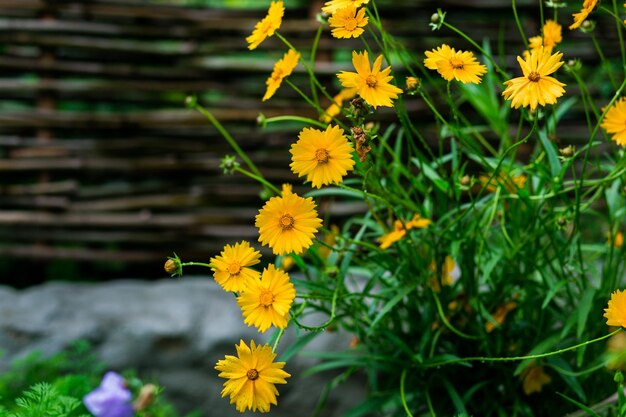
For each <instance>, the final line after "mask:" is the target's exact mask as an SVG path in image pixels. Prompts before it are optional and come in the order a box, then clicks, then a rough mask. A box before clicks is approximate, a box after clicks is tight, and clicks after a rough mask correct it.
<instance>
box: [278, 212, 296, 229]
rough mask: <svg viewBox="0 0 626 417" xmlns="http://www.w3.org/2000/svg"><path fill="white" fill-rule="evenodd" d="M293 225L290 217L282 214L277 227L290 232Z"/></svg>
mask: <svg viewBox="0 0 626 417" xmlns="http://www.w3.org/2000/svg"><path fill="white" fill-rule="evenodd" d="M293 223H294V221H293V217H292V216H291V215H289V214H283V216H282V217H281V218H280V221H279V222H278V225H279V226H280V228H281V229H283V230H291V229H293Z"/></svg>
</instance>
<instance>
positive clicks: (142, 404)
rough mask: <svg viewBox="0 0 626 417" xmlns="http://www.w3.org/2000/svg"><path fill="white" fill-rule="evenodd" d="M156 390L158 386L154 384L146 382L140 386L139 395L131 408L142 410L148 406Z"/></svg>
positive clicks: (152, 400)
mask: <svg viewBox="0 0 626 417" xmlns="http://www.w3.org/2000/svg"><path fill="white" fill-rule="evenodd" d="M157 392H158V387H157V386H156V385H154V384H146V385H144V386H143V387H141V390H140V391H139V396H138V397H137V399H136V400H135V402H134V403H133V408H134V409H135V410H136V411H143V410H145V409H146V408H148V407H149V406H150V404H152V403H153V402H154V399H155V397H156V394H157Z"/></svg>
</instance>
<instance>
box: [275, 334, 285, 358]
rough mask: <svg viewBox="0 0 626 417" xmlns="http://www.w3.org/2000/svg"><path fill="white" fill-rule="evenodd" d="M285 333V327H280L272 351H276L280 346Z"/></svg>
mask: <svg viewBox="0 0 626 417" xmlns="http://www.w3.org/2000/svg"><path fill="white" fill-rule="evenodd" d="M283 334H285V329H280V331H279V332H278V336H276V340H275V341H274V345H273V346H272V353H276V348H277V347H278V342H280V339H282V338H283Z"/></svg>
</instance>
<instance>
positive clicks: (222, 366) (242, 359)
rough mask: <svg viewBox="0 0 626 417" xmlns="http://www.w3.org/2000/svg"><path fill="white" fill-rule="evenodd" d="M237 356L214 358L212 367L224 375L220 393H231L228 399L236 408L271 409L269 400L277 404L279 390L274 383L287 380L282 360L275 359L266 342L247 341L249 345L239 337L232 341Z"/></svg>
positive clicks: (266, 410) (281, 382)
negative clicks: (222, 387) (215, 362)
mask: <svg viewBox="0 0 626 417" xmlns="http://www.w3.org/2000/svg"><path fill="white" fill-rule="evenodd" d="M235 348H236V349H237V356H231V355H226V357H225V358H224V359H221V360H219V361H217V364H216V365H215V369H216V370H218V371H219V372H220V373H219V375H218V376H219V377H220V378H226V379H227V381H226V382H224V389H222V397H226V396H227V395H230V403H231V404H235V408H236V409H237V411H239V412H241V413H243V412H245V411H246V410H252V411H257V410H258V411H260V412H262V413H267V412H269V411H270V404H273V405H277V404H278V403H277V401H276V396H277V395H278V390H277V389H276V386H275V384H286V383H287V380H286V379H287V378H289V377H290V376H291V375H290V374H288V373H287V372H285V371H284V370H283V367H284V366H285V362H274V359H275V358H276V354H275V353H273V352H272V348H271V347H270V346H268V345H263V346H261V345H257V344H256V343H254V340H251V341H250V347H248V345H246V344H245V343H244V341H243V340H240V341H239V345H235Z"/></svg>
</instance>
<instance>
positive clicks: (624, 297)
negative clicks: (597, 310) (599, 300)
mask: <svg viewBox="0 0 626 417" xmlns="http://www.w3.org/2000/svg"><path fill="white" fill-rule="evenodd" d="M604 317H606V318H607V321H606V324H607V325H609V326H622V327H626V291H621V290H615V292H614V293H613V294H611V299H610V300H609V305H608V307H607V308H605V309H604Z"/></svg>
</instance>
